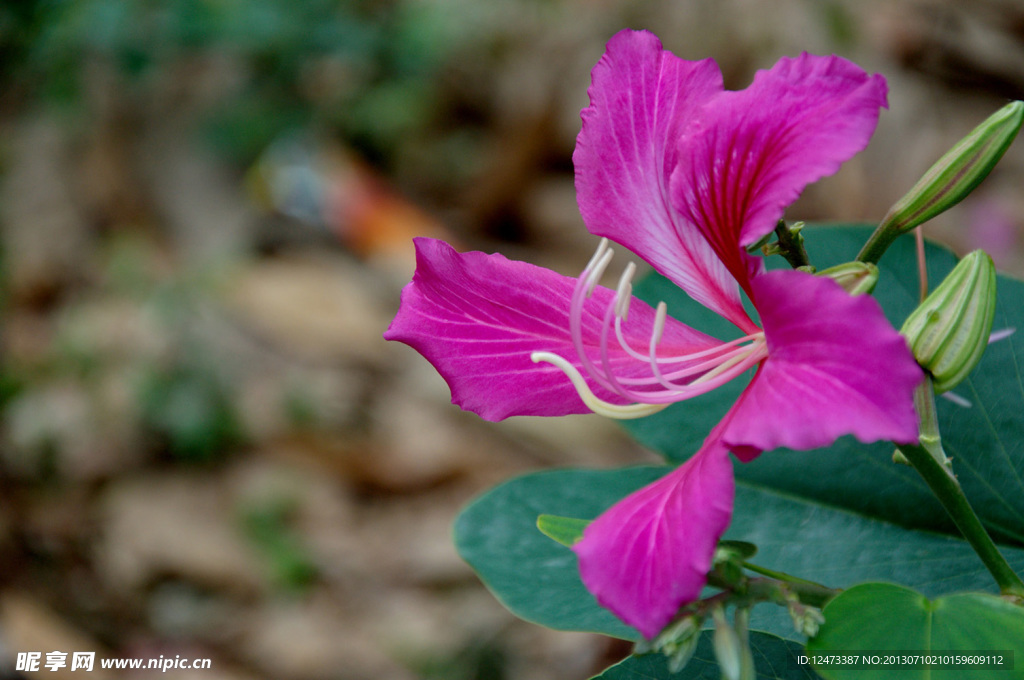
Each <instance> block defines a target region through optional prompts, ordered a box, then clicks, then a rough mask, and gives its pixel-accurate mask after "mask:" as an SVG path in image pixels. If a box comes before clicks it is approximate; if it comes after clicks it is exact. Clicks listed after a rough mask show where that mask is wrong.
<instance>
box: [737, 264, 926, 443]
mask: <svg viewBox="0 0 1024 680" xmlns="http://www.w3.org/2000/svg"><path fill="white" fill-rule="evenodd" d="M753 289H754V294H755V305H756V306H757V309H758V311H759V312H760V313H761V321H762V324H763V325H764V332H765V337H766V338H767V341H768V359H767V360H766V361H765V362H764V364H763V365H762V367H761V370H760V371H759V372H758V374H757V376H756V377H755V378H754V380H753V381H752V382H751V383H750V385H749V386H748V387H747V390H746V391H745V392H744V394H743V396H742V397H741V398H740V400H739V402H738V403H737V404H736V406H735V407H734V409H733V411H732V412H731V413H730V415H731V419H730V421H729V423H728V425H727V426H726V428H725V432H724V434H723V439H724V440H725V441H726V442H727V443H728V444H730V445H736V446H748V447H754V448H757V449H761V450H765V451H767V450H769V449H774V448H777V447H780V446H785V447H788V448H791V449H799V450H806V449H813V448H818V447H821V446H827V445H829V444H831V443H832V442H833V441H834V440H835V439H836V438H838V437H840V436H842V435H845V434H852V435H854V436H855V437H857V439H859V440H860V441H862V442H872V441H878V440H891V441H896V442H908V443H909V442H914V441H917V422H918V421H917V414H916V412H915V411H914V399H913V392H914V388H915V387H916V386H917V385H918V383H920V382H921V379H922V377H923V373H922V372H921V369H920V368H919V367H918V365H917V363H916V362H915V361H914V357H913V355H912V354H911V352H910V349H909V348H908V347H907V343H906V341H905V340H904V339H903V336H901V335H900V334H899V333H897V332H896V330H895V329H894V328H893V327H892V326H891V325H890V324H889V322H888V321H887V320H886V319H885V316H884V315H883V314H882V309H881V307H879V305H878V303H877V302H876V301H875V300H874V298H871V297H869V296H867V295H858V296H851V295H849V294H848V293H846V291H844V290H843V289H842V288H841V287H840V286H839V285H838V284H836V283H835V282H834V281H832V280H831V279H827V278H821V277H817V276H812V275H810V274H805V273H803V272H797V271H773V272H768V273H767V274H764V275H762V276H758V277H757V278H756V279H754V281H753Z"/></svg>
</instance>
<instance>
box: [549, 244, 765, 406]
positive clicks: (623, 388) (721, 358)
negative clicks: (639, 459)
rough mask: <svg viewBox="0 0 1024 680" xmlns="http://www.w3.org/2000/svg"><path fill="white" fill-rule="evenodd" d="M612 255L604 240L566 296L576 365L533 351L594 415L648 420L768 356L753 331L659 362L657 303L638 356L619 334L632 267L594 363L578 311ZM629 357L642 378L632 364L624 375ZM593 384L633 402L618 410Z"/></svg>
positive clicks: (608, 315) (611, 305)
mask: <svg viewBox="0 0 1024 680" xmlns="http://www.w3.org/2000/svg"><path fill="white" fill-rule="evenodd" d="M612 254H613V253H612V250H611V248H609V247H608V241H607V239H602V240H601V243H600V245H599V246H598V248H597V251H596V252H595V253H594V255H593V257H591V259H590V262H589V263H588V264H587V266H586V268H584V270H583V272H582V273H581V274H580V277H579V278H578V279H577V281H576V287H575V289H574V290H573V293H572V298H571V301H570V310H569V331H570V336H571V338H572V343H573V348H574V349H575V350H576V358H577V361H576V362H570V361H569V360H567V359H566V358H564V357H562V356H559V355H557V354H553V353H551V352H534V353H533V354H531V355H530V356H531V359H532V360H533V361H534V362H546V363H550V364H553V365H554V366H556V367H558V368H559V369H561V370H562V371H563V372H564V373H565V374H566V375H567V376H568V377H569V379H570V381H571V382H572V383H573V386H574V387H575V388H576V391H577V392H578V393H579V395H580V398H581V399H582V400H583V402H584V403H585V404H586V405H587V407H588V408H590V409H591V410H592V411H594V412H596V413H600V414H602V415H605V416H608V417H611V418H639V417H642V416H645V415H650V414H651V413H655V412H656V411H659V410H661V409H662V408H664V407H665V406H667V405H668V404H671V403H673V402H676V401H682V400H684V399H689V398H690V397H695V396H697V395H699V394H703V393H705V392H708V391H710V390H712V389H714V388H715V387H718V386H719V385H721V384H724V383H725V382H728V381H729V380H732V379H733V378H735V377H736V376H738V375H740V374H742V373H743V372H745V371H746V370H748V369H749V368H751V367H752V366H754V365H756V364H757V363H759V362H760V361H762V360H763V359H764V358H765V357H766V356H767V354H768V353H767V344H766V342H765V339H764V333H763V332H762V331H758V332H756V333H752V334H750V335H747V336H744V337H742V338H737V339H735V340H730V341H727V342H723V343H720V344H718V345H716V346H714V347H707V348H705V349H701V350H697V351H694V352H691V353H687V354H683V355H676V356H665V357H659V356H658V355H657V348H658V345H659V344H660V342H661V339H662V336H663V335H664V332H665V324H666V322H667V318H668V312H667V307H666V305H665V303H664V302H662V303H660V304H659V305H658V307H657V310H656V312H655V318H654V322H653V325H652V329H651V338H650V342H649V344H648V347H647V352H646V353H642V352H639V351H637V350H636V349H634V348H633V347H631V346H630V344H629V343H628V342H627V340H626V338H625V337H624V333H623V330H622V324H623V322H624V321H625V320H626V316H627V315H628V313H629V306H630V301H631V300H632V297H633V296H632V293H633V286H632V278H633V274H634V273H635V271H636V267H635V265H634V264H632V263H630V264H629V265H627V266H626V268H625V270H624V271H623V273H622V276H621V277H620V278H619V283H618V286H617V287H616V290H615V294H614V295H613V296H612V297H611V298H610V299H609V300H608V302H607V304H606V306H605V312H604V317H603V319H602V320H601V327H600V330H599V331H598V333H599V338H598V346H597V348H596V349H597V352H598V356H599V359H596V360H595V359H592V358H591V353H590V352H592V351H593V350H594V349H595V348H592V347H591V348H588V346H587V345H586V344H585V343H584V340H583V319H584V306H585V304H586V300H587V298H589V297H590V296H591V295H592V294H593V291H594V289H595V288H596V287H597V285H598V281H599V280H600V278H601V277H602V276H603V274H604V272H605V270H606V269H607V267H608V264H609V263H610V261H611V258H612ZM595 330H596V329H595ZM613 333H614V335H613ZM611 342H617V343H618V347H619V350H621V352H622V353H624V354H625V356H622V355H618V356H615V355H613V354H612V346H611V344H610V343H611ZM588 349H589V350H590V351H589V352H588ZM630 359H632V360H633V361H635V362H637V364H638V365H639V366H642V368H643V369H644V370H643V372H645V373H646V374H647V375H641V374H639V373H637V372H636V365H634V367H633V369H632V370H629V371H626V373H627V374H626V375H624V374H623V370H622V368H623V367H622V365H621V362H622V361H623V360H625V361H626V362H628V361H629V360H630ZM577 366H578V367H579V368H577ZM617 366H618V369H617V368H616V367H617ZM630 374H631V375H630ZM584 375H586V376H587V378H584ZM588 379H589V380H590V381H591V382H590V383H588ZM591 384H594V385H596V386H598V387H600V388H602V389H605V390H607V391H609V392H612V393H614V394H617V395H618V396H620V397H621V398H623V399H624V400H628V401H630V402H634V403H632V404H626V405H621V404H613V403H610V402H608V401H605V400H604V399H601V398H600V397H598V396H597V395H595V394H594V392H593V390H592V388H591V386H590V385H591Z"/></svg>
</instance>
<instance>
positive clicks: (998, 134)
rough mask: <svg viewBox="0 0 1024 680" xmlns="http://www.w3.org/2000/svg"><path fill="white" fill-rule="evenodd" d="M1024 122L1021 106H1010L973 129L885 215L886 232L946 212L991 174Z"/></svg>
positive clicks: (909, 225)
mask: <svg viewBox="0 0 1024 680" xmlns="http://www.w3.org/2000/svg"><path fill="white" fill-rule="evenodd" d="M1022 122H1024V102H1019V101H1016V102H1011V103H1009V104H1007V105H1006V106H1004V107H1003V108H1001V109H999V110H998V111H996V112H995V113H993V114H992V115H991V116H989V117H988V119H987V120H986V121H985V122H984V123H982V124H981V125H979V126H978V127H976V128H974V130H973V131H971V133H970V134H969V135H967V136H966V137H964V138H963V139H961V140H960V141H959V142H958V143H957V144H956V145H955V146H954V147H953V148H952V149H950V150H949V151H947V152H946V154H945V155H944V156H943V157H942V158H940V159H939V160H938V161H936V163H935V165H933V166H932V167H931V168H929V169H928V172H926V173H925V174H924V176H923V177H922V178H921V179H920V181H918V183H917V184H915V185H914V188H913V189H911V190H910V191H909V192H907V195H906V196H904V197H903V198H901V199H900V200H899V201H898V202H897V203H896V205H894V206H893V207H892V209H891V210H890V211H889V214H888V215H886V217H885V219H884V220H883V221H882V224H883V225H885V228H886V229H891V230H893V231H896V232H898V233H903V232H905V231H908V230H910V229H913V228H914V227H916V226H918V225H919V224H922V223H924V222H927V221H928V220H930V219H931V218H933V217H935V216H936V215H938V214H939V213H941V212H944V211H946V210H948V209H949V208H951V207H953V206H954V205H956V204H957V203H959V202H960V201H962V200H963V199H964V197H965V196H967V194H969V193H971V192H972V191H973V190H974V188H975V187H977V186H978V185H979V184H980V183H981V181H982V180H983V179H985V178H986V177H987V176H988V173H989V172H991V171H992V168H994V167H995V165H996V163H998V162H999V159H1000V158H1002V157H1003V154H1004V153H1005V152H1006V149H1007V148H1009V146H1010V143H1011V142H1012V141H1013V138H1014V137H1016V136H1017V131H1018V130H1020V127H1021V123H1022Z"/></svg>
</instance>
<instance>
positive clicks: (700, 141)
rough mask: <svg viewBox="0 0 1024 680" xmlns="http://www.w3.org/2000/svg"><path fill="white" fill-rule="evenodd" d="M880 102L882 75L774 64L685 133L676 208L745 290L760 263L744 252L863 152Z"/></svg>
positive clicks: (843, 64) (822, 63)
mask: <svg viewBox="0 0 1024 680" xmlns="http://www.w3.org/2000/svg"><path fill="white" fill-rule="evenodd" d="M883 106H886V84H885V80H884V78H882V76H879V75H874V76H869V75H867V74H866V73H865V72H864V71H862V70H861V69H860V68H859V67H858V66H856V65H854V64H852V63H850V62H848V61H846V60H844V59H841V58H839V57H835V56H832V57H816V56H812V55H809V54H806V53H805V54H803V55H801V56H799V57H797V58H795V59H791V58H785V59H781V60H780V61H779V62H778V63H777V64H776V65H775V66H774V67H773V68H772V69H771V70H769V71H760V72H758V73H757V75H756V76H755V77H754V82H753V83H752V84H751V85H750V87H748V88H747V89H745V90H742V91H738V92H725V93H723V94H721V95H720V96H718V97H716V98H715V99H714V100H713V101H711V102H709V103H708V104H707V106H705V107H704V109H703V110H702V111H701V112H700V116H699V118H698V119H695V120H694V121H693V122H692V124H691V126H690V127H688V128H686V129H685V130H684V134H683V136H682V139H681V140H680V142H679V156H678V167H677V168H676V170H675V172H674V173H673V175H672V181H671V192H672V194H671V195H672V200H673V205H675V207H676V208H677V209H678V210H679V211H680V212H681V213H682V214H683V215H685V216H686V218H687V219H689V220H691V221H692V222H693V223H694V224H696V225H697V226H698V227H699V228H700V229H701V230H702V231H703V232H704V234H705V236H706V237H707V239H708V240H709V241H710V243H711V244H712V246H713V247H714V249H715V252H716V253H718V256H719V257H720V258H722V261H723V262H725V264H726V265H727V266H728V268H729V270H730V271H731V272H732V274H733V276H735V277H736V279H737V280H738V281H739V282H740V284H741V285H744V286H745V285H746V281H747V280H748V279H749V278H750V277H751V276H752V275H753V274H754V273H756V272H757V271H758V269H759V267H760V259H759V258H758V259H753V258H751V257H749V256H748V255H747V254H746V252H745V251H744V247H745V246H748V245H750V244H752V243H755V242H757V241H758V240H759V239H761V238H762V237H763V236H765V235H766V234H768V233H770V232H771V231H772V230H773V229H774V228H775V224H776V222H777V221H778V219H779V218H780V217H782V214H783V211H784V210H785V208H786V206H788V205H790V204H791V203H792V202H793V201H794V200H796V198H797V197H798V196H799V195H800V192H801V191H803V189H804V187H805V186H807V185H808V184H809V183H811V182H814V181H816V180H818V179H820V178H822V177H825V176H827V175H830V174H832V173H834V172H835V171H836V170H838V169H839V166H840V164H841V163H843V162H844V161H846V160H848V159H849V158H851V157H852V156H854V155H855V154H856V153H857V152H859V151H861V150H862V149H863V148H864V147H865V146H867V143H868V140H869V139H870V137H871V135H872V133H873V132H874V130H875V125H876V123H877V122H878V113H879V107H883ZM748 292H749V291H748Z"/></svg>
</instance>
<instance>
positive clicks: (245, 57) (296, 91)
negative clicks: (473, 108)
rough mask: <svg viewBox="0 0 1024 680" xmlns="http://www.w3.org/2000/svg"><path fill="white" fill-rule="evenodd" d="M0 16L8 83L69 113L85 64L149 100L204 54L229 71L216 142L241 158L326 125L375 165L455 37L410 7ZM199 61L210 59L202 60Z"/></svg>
mask: <svg viewBox="0 0 1024 680" xmlns="http://www.w3.org/2000/svg"><path fill="white" fill-rule="evenodd" d="M15 5H16V6H7V7H5V8H4V9H2V10H0V56H3V57H4V65H5V69H6V70H5V72H3V73H2V74H0V77H3V78H4V79H5V80H10V79H16V80H19V84H20V85H22V86H23V87H28V88H30V89H32V90H33V91H34V94H37V95H39V96H41V97H43V98H45V99H46V100H48V101H50V102H59V103H62V104H75V103H78V102H80V100H81V98H82V96H83V93H84V92H85V91H86V90H87V88H88V79H89V78H90V76H91V74H90V69H93V70H95V67H96V65H97V64H102V65H103V66H104V67H105V68H109V69H112V70H113V72H114V73H116V74H117V77H119V78H121V79H122V80H123V84H124V86H125V87H126V88H127V89H128V90H133V89H134V90H136V92H137V93H138V94H140V96H142V97H145V96H147V95H148V94H151V93H152V88H153V87H154V86H155V84H157V83H159V82H160V81H161V80H162V79H163V78H166V77H169V76H170V75H171V74H178V75H182V69H184V74H185V75H186V76H187V75H188V70H189V69H199V68H202V65H203V62H204V60H207V59H210V58H213V59H215V60H220V63H221V64H222V65H223V64H224V63H228V64H230V68H232V69H233V70H234V74H235V76H237V77H235V78H233V80H232V82H231V84H230V86H229V87H227V88H225V89H224V91H223V92H220V93H219V101H218V102H217V103H216V104H215V106H214V107H213V110H212V111H210V112H209V114H210V116H209V120H208V131H209V132H210V133H211V135H212V138H213V140H214V141H215V142H216V143H217V144H218V145H219V147H220V148H221V149H222V150H223V151H226V152H228V153H230V154H232V155H233V156H234V157H236V158H238V159H239V160H241V161H249V160H251V159H252V158H253V157H255V155H256V154H257V153H258V152H259V151H261V150H262V149H263V148H264V147H265V146H266V144H267V143H269V142H270V141H271V140H272V139H273V138H274V137H275V136H277V135H278V134H280V133H281V132H283V131H284V130H288V129H291V128H294V127H298V126H305V125H310V124H315V125H321V126H326V127H328V128H330V129H332V130H334V131H337V132H339V133H340V134H341V135H342V136H343V137H345V138H346V139H348V140H349V141H350V142H351V143H353V144H354V145H355V146H357V147H359V148H360V149H361V150H362V151H364V153H366V154H367V155H369V156H370V157H371V158H373V159H375V160H381V159H383V160H386V159H387V157H388V156H389V154H390V153H391V151H392V149H391V145H393V144H395V143H396V141H397V140H400V139H401V138H402V137H403V136H406V135H408V134H411V133H414V132H415V131H416V130H417V128H418V127H419V126H422V125H424V124H427V123H429V122H430V120H431V117H432V115H433V112H434V111H435V110H436V105H437V91H436V85H435V84H436V82H437V79H436V77H435V76H436V73H437V69H438V68H439V66H440V65H441V64H442V63H443V60H444V58H445V56H446V54H447V53H448V52H449V50H450V49H451V47H452V45H453V38H455V37H456V36H457V35H458V34H459V33H460V31H459V30H458V26H457V25H456V24H453V22H452V21H451V20H450V19H451V15H452V13H451V12H448V11H445V10H444V8H443V7H442V6H441V5H440V4H438V3H426V2H421V1H418V0H377V1H372V0H371V1H366V0H362V1H360V0H136V1H133V2H126V1H124V0H29V1H26V2H23V3H15ZM207 65H208V62H207Z"/></svg>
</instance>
